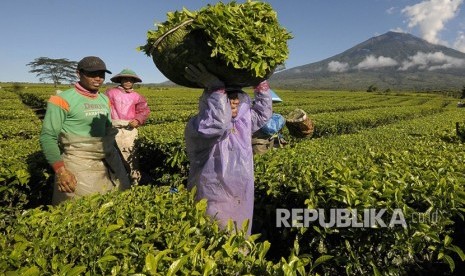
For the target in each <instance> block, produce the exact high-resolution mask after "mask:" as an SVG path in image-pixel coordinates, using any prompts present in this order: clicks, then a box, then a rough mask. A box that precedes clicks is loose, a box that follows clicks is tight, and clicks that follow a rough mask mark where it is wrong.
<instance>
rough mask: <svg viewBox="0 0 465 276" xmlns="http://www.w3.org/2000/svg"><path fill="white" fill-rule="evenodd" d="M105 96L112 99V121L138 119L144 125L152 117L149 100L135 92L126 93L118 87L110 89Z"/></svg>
mask: <svg viewBox="0 0 465 276" xmlns="http://www.w3.org/2000/svg"><path fill="white" fill-rule="evenodd" d="M105 94H106V95H107V96H108V98H110V104H111V119H113V120H128V121H130V120H134V119H136V120H137V121H139V123H140V124H141V125H142V124H144V123H145V121H146V120H147V118H148V117H149V115H150V108H149V107H148V105H147V100H146V99H145V98H144V97H143V96H142V95H140V94H139V93H137V92H136V91H134V90H132V91H131V92H125V91H124V89H123V88H121V87H119V86H118V87H114V88H110V89H108V90H107V91H106V92H105Z"/></svg>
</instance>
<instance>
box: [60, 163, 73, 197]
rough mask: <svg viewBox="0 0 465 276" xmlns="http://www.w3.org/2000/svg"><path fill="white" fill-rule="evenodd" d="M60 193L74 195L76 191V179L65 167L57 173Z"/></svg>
mask: <svg viewBox="0 0 465 276" xmlns="http://www.w3.org/2000/svg"><path fill="white" fill-rule="evenodd" d="M56 176H57V182H58V191H60V192H66V193H72V192H74V191H75V190H76V184H77V181H76V177H75V176H74V174H73V173H72V172H70V171H68V170H67V169H66V168H65V167H61V168H59V169H58V170H57V171H56Z"/></svg>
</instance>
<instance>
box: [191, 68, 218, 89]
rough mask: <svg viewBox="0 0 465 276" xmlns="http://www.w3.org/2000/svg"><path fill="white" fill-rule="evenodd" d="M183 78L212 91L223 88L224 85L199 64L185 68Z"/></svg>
mask: <svg viewBox="0 0 465 276" xmlns="http://www.w3.org/2000/svg"><path fill="white" fill-rule="evenodd" d="M184 77H186V79H188V80H190V81H192V82H195V83H197V84H198V85H200V86H201V87H203V88H207V89H212V88H220V87H224V83H223V82H222V81H221V80H220V79H219V78H218V77H217V76H215V75H213V74H212V73H210V72H208V71H207V69H206V68H205V66H204V65H203V64H201V63H198V64H197V66H194V65H192V64H189V65H188V66H187V67H186V68H185V73H184Z"/></svg>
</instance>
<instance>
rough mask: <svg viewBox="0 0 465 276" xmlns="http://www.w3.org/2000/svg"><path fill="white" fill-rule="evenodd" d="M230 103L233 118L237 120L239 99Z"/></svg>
mask: <svg viewBox="0 0 465 276" xmlns="http://www.w3.org/2000/svg"><path fill="white" fill-rule="evenodd" d="M229 103H230V104H231V113H232V117H233V118H236V116H237V113H238V112H239V103H240V101H239V99H237V98H236V99H230V100H229Z"/></svg>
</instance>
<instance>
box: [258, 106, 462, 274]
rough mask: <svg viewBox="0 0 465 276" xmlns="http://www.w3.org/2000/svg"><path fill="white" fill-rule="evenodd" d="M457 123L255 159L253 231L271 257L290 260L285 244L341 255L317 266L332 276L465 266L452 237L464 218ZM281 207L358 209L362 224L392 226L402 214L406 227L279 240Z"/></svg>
mask: <svg viewBox="0 0 465 276" xmlns="http://www.w3.org/2000/svg"><path fill="white" fill-rule="evenodd" d="M459 116H460V114H459V113H456V112H455V110H452V111H450V110H447V111H443V113H441V114H437V115H429V116H426V118H420V119H416V120H412V121H403V122H400V123H398V124H393V125H390V126H386V127H382V128H379V129H376V130H369V131H368V130H366V131H362V132H361V133H360V134H352V135H342V136H333V137H328V138H326V139H322V140H319V141H317V140H314V141H312V140H310V141H303V142H301V143H299V144H298V145H296V146H295V147H294V148H288V149H282V150H279V151H274V152H273V153H268V154H265V155H263V156H260V157H257V158H256V164H255V165H256V173H255V176H256V179H257V181H256V185H257V189H256V191H257V195H256V198H257V199H258V202H256V205H255V206H256V209H255V214H256V218H257V221H256V227H257V229H256V230H257V231H261V232H262V233H263V235H264V236H265V237H267V239H268V240H269V241H270V242H271V244H272V247H271V251H270V253H271V255H272V256H273V255H275V254H279V253H280V252H282V251H286V248H282V247H281V246H279V245H281V244H288V243H290V242H291V241H292V240H295V239H298V240H299V245H300V249H301V252H302V253H306V254H310V255H315V254H329V255H334V256H336V257H334V258H333V260H332V261H330V262H328V264H323V265H322V266H320V271H321V272H324V273H329V274H337V275H340V274H343V273H347V274H349V275H355V274H356V275H364V274H373V273H374V271H375V270H376V271H379V272H380V273H381V274H382V275H399V274H400V275H402V274H409V273H412V272H414V271H415V270H419V271H436V272H438V273H439V272H441V271H442V272H444V271H445V268H446V267H447V266H448V267H449V268H450V270H453V269H454V267H455V265H456V264H457V263H461V264H462V266H463V262H464V257H465V255H464V254H463V252H462V249H460V248H458V247H457V246H456V245H451V242H452V240H453V239H452V238H450V237H451V235H452V233H453V232H454V231H457V229H460V228H455V227H454V223H457V222H460V221H462V220H463V215H464V211H465V209H464V206H465V197H464V196H465V189H464V187H463V184H462V183H463V181H464V180H465V175H464V174H463V171H464V170H465V165H464V162H463V161H464V155H463V152H462V149H461V147H460V144H459V143H457V139H455V138H454V133H453V127H451V125H452V126H453V124H451V121H453V120H454V119H455V118H457V117H459ZM454 117H455V118H454ZM439 126H440V127H439ZM444 136H446V137H447V138H445V137H444ZM399 137H402V139H399ZM276 208H286V209H291V208H310V209H318V208H322V209H325V210H328V209H329V208H350V209H358V210H359V212H358V214H359V219H358V221H362V218H361V217H360V214H361V213H362V212H361V211H360V210H361V209H365V208H376V209H387V210H388V213H389V215H388V217H390V215H392V212H393V209H397V208H399V209H401V210H402V212H403V214H404V216H405V219H406V222H407V228H403V227H401V226H395V227H393V228H354V227H348V228H334V227H333V228H323V227H320V226H319V225H318V223H313V224H311V225H310V226H309V227H304V228H283V229H278V231H276V230H277V229H276V228H274V229H273V228H272V227H273V226H274V216H275V214H274V212H269V210H270V209H271V210H275V209H276ZM254 223H255V222H254ZM269 229H273V230H271V231H269ZM274 245H278V246H277V247H276V248H273V246H274ZM445 256H447V257H445ZM435 262H436V265H435V266H433V265H432V264H433V263H435ZM437 262H444V264H443V265H441V264H438V263H437Z"/></svg>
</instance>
